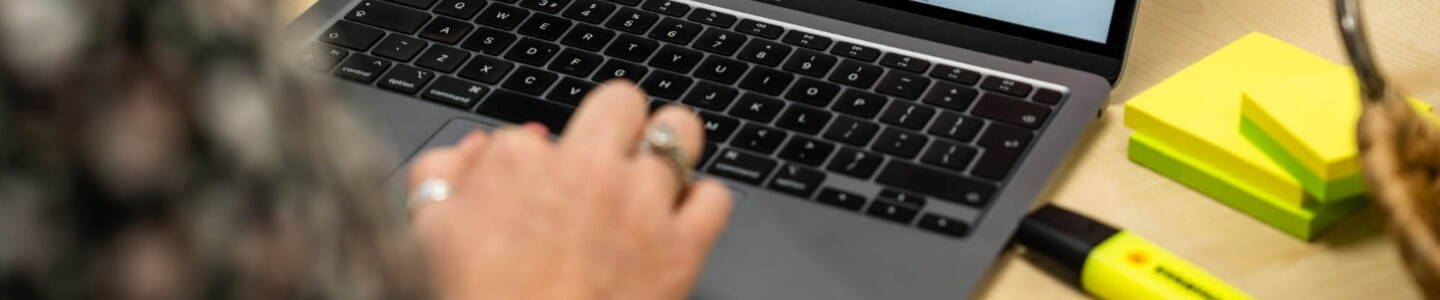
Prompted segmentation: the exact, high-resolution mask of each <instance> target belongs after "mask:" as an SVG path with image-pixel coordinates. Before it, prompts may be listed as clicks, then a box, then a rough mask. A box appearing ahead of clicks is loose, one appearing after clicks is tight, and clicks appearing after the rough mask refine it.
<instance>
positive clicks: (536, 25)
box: [518, 0, 575, 41]
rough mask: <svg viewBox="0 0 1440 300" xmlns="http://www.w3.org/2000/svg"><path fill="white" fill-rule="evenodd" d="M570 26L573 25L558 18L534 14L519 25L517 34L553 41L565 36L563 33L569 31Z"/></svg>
mask: <svg viewBox="0 0 1440 300" xmlns="http://www.w3.org/2000/svg"><path fill="white" fill-rule="evenodd" d="M549 1H554V0H549ZM572 24H575V23H574V22H570V20H566V19H562V18H560V17H556V16H552V15H547V14H535V16H534V17H530V19H529V20H526V21H525V24H524V25H520V30H519V31H518V32H520V34H523V35H528V36H531V37H535V38H537V39H542V40H546V41H554V40H555V39H557V38H560V35H561V34H565V31H566V30H569V29H570V25H572Z"/></svg>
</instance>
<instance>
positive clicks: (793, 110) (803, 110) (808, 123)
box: [775, 105, 834, 135]
mask: <svg viewBox="0 0 1440 300" xmlns="http://www.w3.org/2000/svg"><path fill="white" fill-rule="evenodd" d="M833 117H834V115H833V114H831V113H830V112H827V111H823V110H819V109H814V108H810V107H807V106H804V105H791V106H790V109H789V110H786V111H785V114H784V115H781V116H780V121H778V122H775V125H776V126H780V128H785V129H789V130H794V131H799V132H802V133H805V134H810V135H814V134H819V133H820V130H821V129H825V125H826V124H830V119H831V118H833Z"/></svg>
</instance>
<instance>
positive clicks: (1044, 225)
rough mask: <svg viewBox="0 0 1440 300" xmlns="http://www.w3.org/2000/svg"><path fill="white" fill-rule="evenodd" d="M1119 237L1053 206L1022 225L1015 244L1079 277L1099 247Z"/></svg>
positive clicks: (1106, 228)
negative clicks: (1055, 262) (1052, 260)
mask: <svg viewBox="0 0 1440 300" xmlns="http://www.w3.org/2000/svg"><path fill="white" fill-rule="evenodd" d="M1116 233H1119V231H1118V230H1116V229H1115V228H1114V227H1110V226H1109V225H1105V224H1104V223H1100V222H1098V221H1095V220H1092V219H1090V218H1088V217H1085V216H1082V215H1080V214H1076V213H1074V212H1071V211H1069V210H1065V209H1063V208H1059V207H1055V206H1053V205H1046V206H1045V207H1042V208H1040V209H1039V210H1036V211H1035V212H1032V213H1030V215H1029V216H1026V217H1025V220H1024V221H1021V223H1020V230H1019V231H1018V232H1017V233H1016V241H1017V242H1019V243H1020V245H1023V246H1025V248H1027V249H1029V250H1030V251H1034V252H1036V253H1039V254H1042V255H1044V256H1049V257H1050V258H1052V259H1055V260H1056V261H1057V262H1059V263H1060V264H1061V265H1064V266H1065V267H1067V268H1070V269H1071V271H1074V272H1076V273H1077V274H1078V273H1079V272H1080V271H1081V270H1084V268H1085V259H1086V258H1087V257H1089V256H1090V251H1092V250H1094V249H1095V247H1096V246H1099V245H1100V243H1103V242H1105V240H1108V239H1110V237H1111V236H1114V235H1115V234H1116Z"/></svg>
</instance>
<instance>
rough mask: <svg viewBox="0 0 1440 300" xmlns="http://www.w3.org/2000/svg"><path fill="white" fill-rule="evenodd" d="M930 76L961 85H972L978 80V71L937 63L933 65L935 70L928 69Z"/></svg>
mask: <svg viewBox="0 0 1440 300" xmlns="http://www.w3.org/2000/svg"><path fill="white" fill-rule="evenodd" d="M930 77H935V78H939V79H940V80H946V81H950V82H954V83H959V84H963V85H974V84H975V83H976V82H979V81H980V72H975V71H971V70H966V69H963V68H960V67H955V66H947V65H939V66H936V67H935V70H932V71H930Z"/></svg>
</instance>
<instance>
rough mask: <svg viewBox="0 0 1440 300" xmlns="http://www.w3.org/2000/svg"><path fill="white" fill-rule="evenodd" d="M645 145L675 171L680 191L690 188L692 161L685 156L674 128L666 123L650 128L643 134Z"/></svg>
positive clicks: (692, 179)
mask: <svg viewBox="0 0 1440 300" xmlns="http://www.w3.org/2000/svg"><path fill="white" fill-rule="evenodd" d="M645 146H646V147H645V148H646V149H648V150H649V151H650V152H651V153H655V154H658V155H660V156H661V157H664V158H665V162H666V164H668V165H670V169H671V170H672V171H674V173H675V182H676V183H678V184H679V185H680V186H679V190H680V191H685V190H687V189H690V184H691V182H692V181H694V178H691V172H692V171H691V170H690V165H692V164H693V163H692V162H691V161H690V158H689V157H686V156H685V150H684V149H682V146H681V145H680V135H679V134H676V133H675V129H674V128H671V127H670V126H666V125H657V126H655V128H651V129H650V132H648V133H646V134H645Z"/></svg>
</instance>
